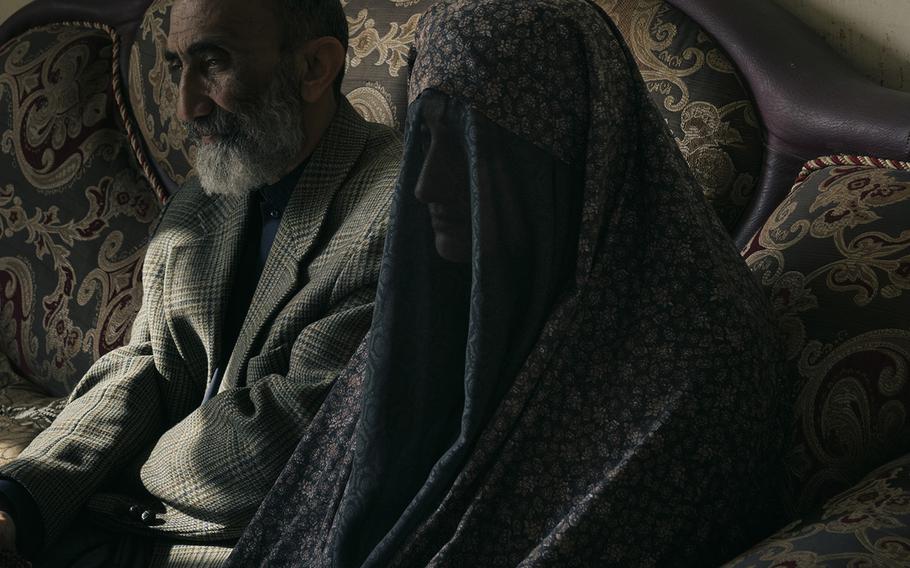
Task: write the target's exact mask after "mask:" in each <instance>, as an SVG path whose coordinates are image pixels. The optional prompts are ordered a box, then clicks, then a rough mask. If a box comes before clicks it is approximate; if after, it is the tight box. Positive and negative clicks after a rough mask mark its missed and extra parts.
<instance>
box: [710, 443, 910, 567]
mask: <svg viewBox="0 0 910 568" xmlns="http://www.w3.org/2000/svg"><path fill="white" fill-rule="evenodd" d="M908 565H910V455H905V456H903V457H901V458H899V459H897V460H895V461H894V462H892V463H889V464H887V465H885V466H883V467H881V468H880V469H878V470H877V471H874V472H872V473H871V474H870V475H868V476H867V477H866V478H865V479H864V480H863V481H862V482H861V483H859V484H857V485H856V486H855V487H853V488H851V489H850V490H848V491H846V492H844V493H841V494H840V495H837V496H836V497H834V498H832V499H831V500H830V501H828V502H827V503H826V504H825V506H824V507H822V508H821V510H820V511H817V512H816V513H814V514H812V515H809V516H807V517H805V518H804V519H802V520H799V521H796V522H794V523H791V524H790V525H788V526H786V527H784V528H783V529H782V530H781V531H780V532H778V533H777V534H775V535H774V536H772V537H770V538H768V539H766V540H764V541H763V542H761V543H759V544H758V545H756V546H755V547H753V548H752V549H751V550H749V551H748V552H746V553H745V554H743V555H742V556H740V557H738V558H736V559H735V560H732V561H731V562H729V563H727V564H725V565H724V566H725V568H737V567H738V568H747V567H748V568H783V567H786V568H810V567H814V566H826V567H827V568H835V567H843V568H851V567H859V566H869V567H873V566H881V567H886V566H889V567H890V566H895V567H896V566H908Z"/></svg>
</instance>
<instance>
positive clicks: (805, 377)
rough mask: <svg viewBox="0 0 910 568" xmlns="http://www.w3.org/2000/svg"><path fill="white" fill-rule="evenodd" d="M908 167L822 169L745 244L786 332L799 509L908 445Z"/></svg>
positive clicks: (794, 494) (790, 460) (792, 468)
mask: <svg viewBox="0 0 910 568" xmlns="http://www.w3.org/2000/svg"><path fill="white" fill-rule="evenodd" d="M908 219H910V172H906V171H898V170H889V169H884V168H874V167H867V166H839V167H830V168H827V169H823V170H821V171H818V172H816V173H814V174H813V175H811V176H810V177H809V178H808V179H807V180H806V181H805V182H804V183H802V184H801V185H799V186H797V187H796V188H795V189H794V190H793V191H792V192H791V194H790V195H789V197H787V199H786V200H785V201H784V202H783V203H781V205H780V206H779V207H778V208H777V210H776V211H775V212H774V214H773V215H772V216H771V217H770V218H769V219H768V221H767V222H766V224H765V226H764V227H763V228H762V230H761V231H760V232H759V233H758V234H757V235H756V236H755V237H754V238H753V240H752V242H751V243H750V244H749V245H748V246H747V248H746V250H745V251H744V256H745V257H746V261H747V263H748V264H749V265H750V266H751V268H752V270H753V271H754V273H755V274H756V276H757V277H758V278H759V279H760V280H761V283H762V285H763V286H764V287H765V289H766V291H767V293H768V294H769V296H770V297H771V299H772V303H773V305H774V308H775V310H776V311H777V313H778V315H779V317H780V322H781V327H782V331H783V333H784V336H785V338H786V343H787V351H788V358H789V360H790V363H791V369H792V376H793V380H794V388H795V389H798V392H799V394H798V398H797V407H796V416H795V418H796V426H795V429H794V434H793V440H792V444H791V450H790V453H789V455H788V456H787V466H788V470H789V473H790V479H791V487H790V488H789V490H790V493H791V498H792V503H793V507H794V509H795V511H796V512H805V511H807V510H811V509H813V508H814V507H816V506H817V505H818V504H820V503H821V502H823V501H824V500H825V499H827V498H829V497H831V496H832V495H834V494H835V493H838V492H840V491H842V490H844V489H846V488H847V487H850V486H851V485H853V484H854V483H856V481H857V480H859V479H860V478H861V477H862V476H863V475H864V474H865V473H866V472H868V471H869V470H870V469H872V468H873V467H876V466H878V465H880V464H882V463H884V462H886V461H887V460H889V459H893V458H895V457H897V456H899V455H903V454H905V453H906V452H908V451H910V422H908V419H907V412H908V409H910V384H908V381H910V329H908V327H907V322H908V321H910V229H908V224H907V220H908Z"/></svg>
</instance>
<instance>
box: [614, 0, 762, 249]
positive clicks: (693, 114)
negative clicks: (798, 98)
mask: <svg viewBox="0 0 910 568" xmlns="http://www.w3.org/2000/svg"><path fill="white" fill-rule="evenodd" d="M596 1H597V3H598V4H599V5H600V6H601V7H602V8H603V9H604V10H605V11H606V12H607V14H609V15H610V17H611V19H612V20H613V21H614V22H615V23H616V26H617V28H619V31H620V33H621V34H622V36H623V38H624V39H625V41H626V43H627V44H628V46H629V49H630V50H631V52H632V55H633V56H634V58H635V62H636V63H637V64H638V68H639V71H640V72H641V75H642V77H643V78H644V81H645V84H646V85H647V87H648V91H649V92H650V94H651V98H652V100H653V101H654V104H655V105H656V106H657V108H658V109H659V110H660V111H661V113H663V115H664V118H665V119H666V121H667V125H668V126H669V128H670V131H671V132H672V134H673V137H674V139H675V140H676V143H677V144H678V145H679V148H680V150H682V153H683V156H685V158H686V161H687V162H688V163H689V168H690V169H691V170H692V173H693V174H694V175H695V178H696V179H697V180H698V182H699V184H701V186H702V189H703V191H704V192H705V196H706V197H707V198H708V200H709V201H710V202H711V204H712V205H713V206H714V209H715V211H717V214H718V216H719V217H720V218H721V221H723V223H724V226H726V228H727V230H728V231H730V232H733V231H734V229H735V228H736V227H737V226H738V223H739V221H740V217H741V216H742V214H743V212H744V210H745V208H746V205H747V204H748V203H749V201H750V199H751V198H752V194H753V192H754V191H755V189H756V186H757V183H758V178H759V175H760V173H761V167H762V159H763V155H764V154H763V150H762V148H763V143H762V131H761V127H760V125H759V121H758V118H757V117H758V115H757V113H756V110H755V105H754V104H753V102H752V96H751V95H750V93H749V91H748V89H747V88H746V87H745V82H744V81H743V79H742V78H741V76H740V74H739V72H738V71H737V69H736V67H735V66H734V65H733V63H732V62H731V61H730V59H729V58H728V57H727V55H726V52H725V51H724V50H723V48H721V47H720V45H719V44H718V43H717V42H716V41H714V39H712V38H711V36H709V35H708V34H707V33H706V32H705V31H704V30H703V29H702V28H701V27H700V26H699V25H698V24H697V23H695V22H694V21H693V20H692V19H691V18H689V17H688V16H687V15H685V14H684V13H682V12H681V11H680V10H678V9H676V8H674V7H673V6H671V5H670V4H668V3H667V2H665V1H664V0H596Z"/></svg>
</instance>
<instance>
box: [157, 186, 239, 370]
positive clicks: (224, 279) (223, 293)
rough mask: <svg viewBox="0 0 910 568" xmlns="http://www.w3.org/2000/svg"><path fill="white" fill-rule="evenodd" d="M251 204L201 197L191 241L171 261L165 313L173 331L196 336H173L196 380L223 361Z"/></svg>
mask: <svg viewBox="0 0 910 568" xmlns="http://www.w3.org/2000/svg"><path fill="white" fill-rule="evenodd" d="M187 189H188V188H187ZM251 198H252V195H248V196H237V197H224V196H220V197H212V196H203V197H202V199H203V201H202V202H201V204H200V205H199V207H198V211H197V213H196V217H195V219H194V220H193V221H195V225H192V222H191V223H188V227H187V229H188V231H187V238H186V239H185V240H183V241H181V242H178V243H177V244H176V245H174V247H173V248H172V249H171V252H170V254H169V256H168V258H169V261H168V264H169V266H168V270H166V272H165V290H166V294H168V296H169V297H170V299H171V300H170V301H168V302H165V304H164V308H165V311H166V313H167V318H168V321H170V322H172V324H174V326H175V327H179V328H182V329H191V330H193V332H194V333H192V334H186V335H180V336H175V341H176V342H177V344H178V345H177V346H178V349H180V351H181V353H182V356H183V359H184V360H185V361H186V362H187V364H188V365H190V368H191V370H192V372H193V373H194V376H195V374H196V373H205V375H204V376H205V377H206V378H207V377H209V376H211V373H212V371H213V370H214V366H215V365H217V362H218V361H219V359H220V358H221V347H222V345H221V343H222V338H221V334H222V331H223V327H224V326H223V320H224V314H225V311H226V309H227V303H228V301H229V298H230V292H231V287H232V284H233V282H234V280H235V276H236V271H237V265H238V264H239V262H238V260H239V255H240V253H241V250H240V249H241V244H242V243H243V240H244V238H245V234H246V232H247V228H248V227H247V226H248V219H249V215H248V211H249V208H250V206H251ZM177 324H179V326H178V325H177ZM200 341H201V344H199V343H198V342H200Z"/></svg>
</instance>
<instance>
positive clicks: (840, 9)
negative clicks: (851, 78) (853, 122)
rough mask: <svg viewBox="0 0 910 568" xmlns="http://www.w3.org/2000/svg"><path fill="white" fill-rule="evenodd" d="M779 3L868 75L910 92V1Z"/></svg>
mask: <svg viewBox="0 0 910 568" xmlns="http://www.w3.org/2000/svg"><path fill="white" fill-rule="evenodd" d="M732 1H734V2H735V1H736V0H732ZM775 1H776V2H777V3H778V4H780V5H781V6H783V7H784V8H786V9H787V10H789V11H790V12H791V13H793V14H795V15H796V16H797V17H798V18H799V19H801V20H803V21H804V22H806V23H807V24H808V25H809V27H811V28H812V29H814V30H816V31H818V32H820V33H821V34H822V35H823V36H824V38H825V39H826V40H827V41H828V43H829V44H830V45H831V46H832V47H833V48H834V49H835V50H836V51H838V52H839V53H840V54H841V55H843V56H844V57H845V58H846V59H847V60H849V61H851V62H852V63H853V64H854V66H855V67H856V68H857V69H859V70H860V71H861V72H862V73H863V74H865V75H866V76H867V77H869V78H870V79H872V80H874V81H876V82H879V83H881V84H882V85H885V86H888V87H891V88H893V89H900V90H903V91H910V0H775Z"/></svg>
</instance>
